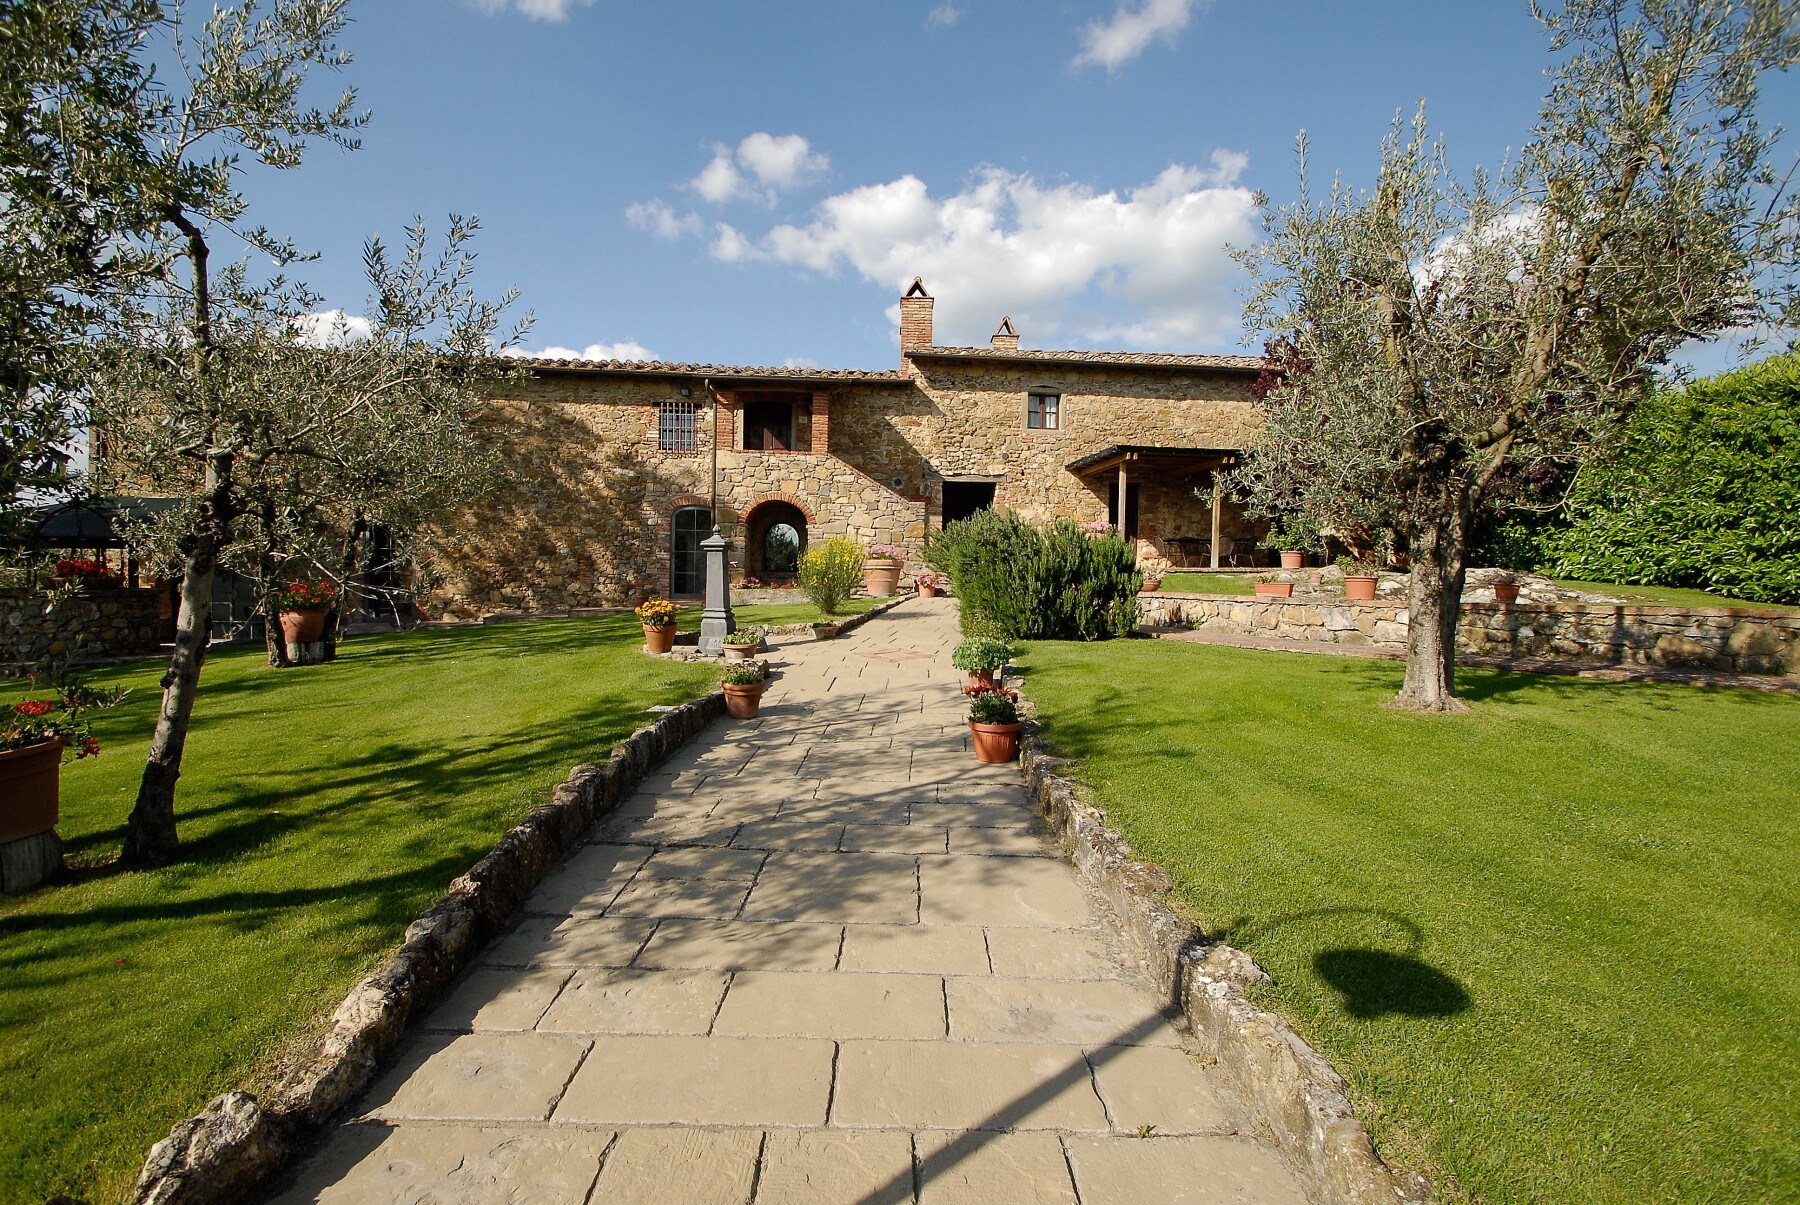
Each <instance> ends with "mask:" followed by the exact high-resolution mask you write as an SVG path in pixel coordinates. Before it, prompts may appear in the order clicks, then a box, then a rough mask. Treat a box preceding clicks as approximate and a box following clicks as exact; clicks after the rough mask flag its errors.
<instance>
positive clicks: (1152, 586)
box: [1138, 577, 1162, 594]
mask: <svg viewBox="0 0 1800 1205" xmlns="http://www.w3.org/2000/svg"><path fill="white" fill-rule="evenodd" d="M1160 589H1162V578H1160V577H1147V578H1145V579H1144V584H1143V585H1142V586H1141V587H1139V589H1138V593H1139V594H1155V593H1156V592H1157V591H1158V590H1160Z"/></svg>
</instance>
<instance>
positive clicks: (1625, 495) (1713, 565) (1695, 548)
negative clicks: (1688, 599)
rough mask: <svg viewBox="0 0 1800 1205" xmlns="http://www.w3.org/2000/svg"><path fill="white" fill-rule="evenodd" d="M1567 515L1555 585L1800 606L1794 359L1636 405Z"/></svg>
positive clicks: (1797, 366) (1556, 540)
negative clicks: (1565, 580) (1564, 580)
mask: <svg viewBox="0 0 1800 1205" xmlns="http://www.w3.org/2000/svg"><path fill="white" fill-rule="evenodd" d="M1568 509H1569V520H1570V525H1569V527H1568V528H1567V529H1566V530H1564V531H1559V532H1553V533H1551V534H1550V535H1548V536H1547V537H1546V539H1545V550H1546V552H1547V553H1548V565H1547V568H1548V570H1549V571H1550V572H1551V573H1552V574H1554V575H1555V576H1558V577H1575V578H1584V579H1588V580H1593V581H1603V582H1626V583H1635V584H1640V585H1654V586H1690V587H1699V588H1701V589H1708V590H1717V591H1721V592H1723V593H1728V594H1732V595H1735V596H1736V597H1739V598H1745V599H1750V600H1752V601H1755V602H1772V603H1794V602H1800V523H1796V522H1795V521H1794V516H1795V515H1796V514H1800V354H1795V353H1790V354H1788V355H1785V356H1779V357H1776V358H1774V359H1771V360H1766V361H1764V362H1762V363H1760V364H1753V365H1751V366H1750V367H1748V368H1744V369H1740V370H1738V371H1736V372H1731V373H1726V374H1724V375H1722V376H1718V377H1713V378H1710V379H1708V380H1704V381H1696V382H1694V383H1693V384H1692V385H1689V386H1688V387H1687V388H1686V389H1682V390H1669V391H1665V392H1662V393H1659V394H1657V395H1655V396H1654V397H1652V398H1650V399H1648V400H1646V401H1645V402H1644V403H1643V404H1642V405H1641V406H1639V408H1638V410H1637V411H1636V413H1635V414H1633V416H1632V418H1631V420H1630V421H1629V423H1628V424H1627V425H1626V429H1625V431H1624V433H1623V435H1622V436H1621V438H1620V440H1619V443H1618V446H1617V447H1616V448H1614V449H1613V450H1612V451H1611V452H1610V453H1609V454H1608V455H1607V456H1605V457H1604V458H1602V459H1601V460H1599V461H1597V462H1596V463H1594V464H1592V465H1589V466H1588V467H1587V469H1585V470H1584V471H1583V472H1582V474H1581V477H1580V479H1579V480H1578V481H1577V482H1576V484H1575V487H1574V489H1573V491H1572V492H1571V493H1570V496H1569V508H1568Z"/></svg>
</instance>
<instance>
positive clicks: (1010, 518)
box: [925, 511, 1143, 640]
mask: <svg viewBox="0 0 1800 1205" xmlns="http://www.w3.org/2000/svg"><path fill="white" fill-rule="evenodd" d="M925 559H926V560H928V561H930V562H931V563H932V564H933V565H935V566H937V567H938V568H939V569H941V570H943V571H944V573H945V574H947V575H948V576H949V578H950V581H951V584H952V586H953V587H954V588H955V591H956V594H957V597H958V598H960V599H961V600H962V606H963V631H964V633H965V634H967V635H971V636H974V635H987V636H1001V637H1007V638H1015V637H1016V638H1036V639H1048V640H1101V639H1104V638H1106V637H1109V636H1126V635H1129V634H1130V633H1131V632H1132V631H1133V630H1134V629H1135V628H1136V627H1137V594H1138V590H1139V589H1140V588H1141V587H1142V586H1143V575H1142V574H1140V573H1139V572H1138V571H1137V564H1136V562H1137V552H1136V550H1135V548H1134V547H1133V546H1132V543H1131V542H1130V541H1128V540H1126V539H1125V538H1124V537H1122V536H1119V535H1116V534H1105V535H1096V534H1093V533H1090V532H1086V531H1083V530H1082V529H1081V527H1080V526H1078V525H1077V524H1076V523H1075V522H1073V521H1072V520H1069V519H1060V520H1058V521H1057V522H1055V523H1052V524H1050V525H1049V526H1046V527H1033V526H1032V525H1031V524H1029V523H1026V522H1025V521H1024V520H1022V519H1020V518H1019V517H1018V516H1016V515H1013V514H1010V513H1009V514H1000V513H997V512H994V511H981V512H978V513H977V514H974V515H971V516H970V517H969V518H967V519H962V520H959V521H957V522H955V523H951V524H949V525H947V526H946V527H945V528H944V530H943V531H942V532H939V533H937V534H936V535H934V536H933V538H932V539H930V540H929V541H928V542H927V544H926V547H925Z"/></svg>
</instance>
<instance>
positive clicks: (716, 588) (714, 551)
mask: <svg viewBox="0 0 1800 1205" xmlns="http://www.w3.org/2000/svg"><path fill="white" fill-rule="evenodd" d="M700 551H702V552H704V553H705V554H706V609H705V610H704V611H703V612H701V615H700V651H701V652H702V653H706V654H708V655H712V656H716V655H717V654H718V653H719V652H720V651H721V646H722V644H723V642H724V640H725V637H726V636H728V635H729V634H731V633H732V632H735V631H737V620H736V619H734V618H733V617H732V614H731V583H730V582H729V581H727V580H726V578H727V574H726V569H727V564H726V553H728V552H730V551H731V541H730V540H727V539H726V538H725V536H724V535H723V533H721V532H720V531H719V528H718V526H717V525H716V524H715V525H714V527H713V529H712V534H711V535H710V536H707V537H706V538H705V539H704V540H702V541H700Z"/></svg>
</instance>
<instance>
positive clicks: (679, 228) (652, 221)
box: [625, 200, 701, 240]
mask: <svg viewBox="0 0 1800 1205" xmlns="http://www.w3.org/2000/svg"><path fill="white" fill-rule="evenodd" d="M625 220H626V221H628V222H630V223H631V224H632V225H633V226H636V227H638V228H640V229H643V230H648V231H649V232H650V233H651V234H654V235H655V236H656V237H657V238H660V239H671V240H672V239H678V238H680V237H681V236H682V235H684V234H698V233H700V229H701V222H700V219H699V217H698V216H697V215H695V214H691V213H689V214H680V215H678V214H676V212H675V211H674V209H672V208H670V206H669V204H668V203H667V202H666V201H656V200H652V201H639V202H637V203H635V204H633V205H628V206H626V207H625Z"/></svg>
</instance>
